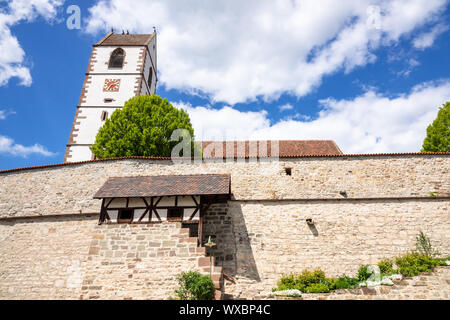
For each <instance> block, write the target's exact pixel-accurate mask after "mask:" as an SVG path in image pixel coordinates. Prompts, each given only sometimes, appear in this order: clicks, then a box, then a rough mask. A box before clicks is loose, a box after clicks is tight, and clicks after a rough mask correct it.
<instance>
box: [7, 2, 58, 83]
mask: <svg viewBox="0 0 450 320" xmlns="http://www.w3.org/2000/svg"><path fill="white" fill-rule="evenodd" d="M63 2H64V1H63V0H12V1H10V2H9V3H8V5H7V6H1V7H0V52H1V54H0V86H2V85H5V84H7V83H8V81H9V79H11V78H18V79H19V80H20V84H21V85H25V86H29V85H31V83H32V79H31V74H30V70H29V68H28V67H27V66H26V64H25V52H24V50H23V49H22V47H21V46H20V43H19V41H18V40H17V38H16V37H15V36H14V35H12V33H11V27H13V26H14V25H16V24H19V23H21V22H32V21H34V20H35V19H36V18H37V17H43V18H44V19H45V20H47V21H51V20H52V19H54V18H55V16H56V11H57V8H58V7H59V6H61V5H62V3H63Z"/></svg>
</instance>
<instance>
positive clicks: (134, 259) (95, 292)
mask: <svg viewBox="0 0 450 320" xmlns="http://www.w3.org/2000/svg"><path fill="white" fill-rule="evenodd" d="M88 255H89V257H88V260H87V264H86V272H85V275H84V277H83V283H82V287H81V299H167V298H168V297H169V296H174V289H175V288H176V287H177V280H176V275H177V274H179V273H180V272H182V271H190V270H197V271H200V269H199V267H198V266H199V259H201V258H202V257H204V256H205V248H197V238H196V237H192V238H191V237H189V229H187V228H181V224H180V223H170V222H164V223H154V224H110V225H100V226H96V227H95V228H94V234H93V238H92V241H91V245H90V248H89V253H88Z"/></svg>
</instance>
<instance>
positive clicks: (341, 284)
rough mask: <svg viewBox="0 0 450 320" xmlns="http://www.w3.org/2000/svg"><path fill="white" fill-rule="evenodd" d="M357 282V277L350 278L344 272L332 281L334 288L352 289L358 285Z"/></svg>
mask: <svg viewBox="0 0 450 320" xmlns="http://www.w3.org/2000/svg"><path fill="white" fill-rule="evenodd" d="M358 283H359V280H358V279H357V278H350V277H348V276H346V275H345V274H344V275H343V276H341V277H340V278H338V279H336V281H335V283H334V288H335V289H353V288H355V287H356V286H357V285H358Z"/></svg>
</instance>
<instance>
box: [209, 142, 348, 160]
mask: <svg viewBox="0 0 450 320" xmlns="http://www.w3.org/2000/svg"><path fill="white" fill-rule="evenodd" d="M277 148H278V154H277ZM202 150H203V157H204V158H224V157H225V158H228V157H238V158H242V157H245V158H248V157H251V158H252V157H259V158H266V157H277V156H278V157H280V158H283V157H297V156H305V155H321V156H322V155H341V154H342V151H341V150H340V149H339V147H338V146H337V145H336V143H334V141H332V140H272V141H203V142H202Z"/></svg>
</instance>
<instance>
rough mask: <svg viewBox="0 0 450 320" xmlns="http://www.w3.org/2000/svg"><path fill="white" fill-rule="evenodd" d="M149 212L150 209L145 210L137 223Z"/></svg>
mask: <svg viewBox="0 0 450 320" xmlns="http://www.w3.org/2000/svg"><path fill="white" fill-rule="evenodd" d="M149 210H150V208H147V209H145V211H144V213H143V214H142V215H141V217H140V218H139V220H138V222H141V220H142V219H143V218H144V217H145V215H146V214H147V212H148V211H149Z"/></svg>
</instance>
